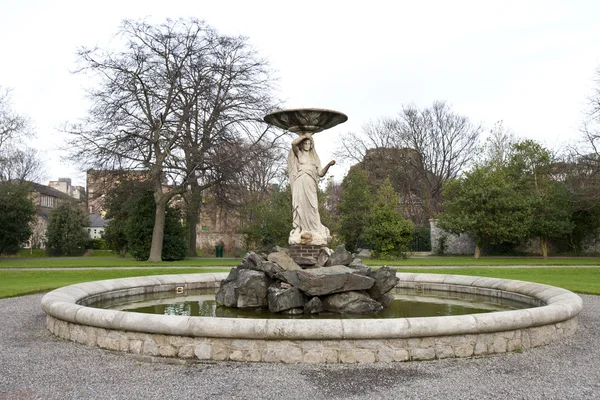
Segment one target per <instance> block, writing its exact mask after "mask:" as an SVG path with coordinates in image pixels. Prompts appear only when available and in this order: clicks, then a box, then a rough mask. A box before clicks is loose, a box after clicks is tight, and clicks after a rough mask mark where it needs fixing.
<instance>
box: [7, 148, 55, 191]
mask: <svg viewBox="0 0 600 400" xmlns="http://www.w3.org/2000/svg"><path fill="white" fill-rule="evenodd" d="M19 147H20V148H18V147H17V146H5V149H3V151H2V152H0V179H4V180H19V181H35V182H39V181H42V180H43V179H44V178H45V177H46V174H45V172H44V164H43V163H42V161H41V159H40V157H39V154H38V152H37V150H35V149H33V148H31V147H26V146H19ZM3 155H5V156H3Z"/></svg>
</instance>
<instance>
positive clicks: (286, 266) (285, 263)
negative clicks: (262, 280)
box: [267, 251, 302, 271]
mask: <svg viewBox="0 0 600 400" xmlns="http://www.w3.org/2000/svg"><path fill="white" fill-rule="evenodd" d="M267 260H269V261H271V262H274V263H275V264H277V265H279V266H280V267H281V269H283V270H284V271H293V270H301V269H302V268H300V266H299V265H298V264H296V262H295V261H294V260H293V259H292V257H291V256H290V255H289V254H288V253H287V252H285V251H278V252H275V253H271V254H269V256H268V257H267Z"/></svg>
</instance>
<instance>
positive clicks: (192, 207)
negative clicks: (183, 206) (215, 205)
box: [186, 183, 202, 257]
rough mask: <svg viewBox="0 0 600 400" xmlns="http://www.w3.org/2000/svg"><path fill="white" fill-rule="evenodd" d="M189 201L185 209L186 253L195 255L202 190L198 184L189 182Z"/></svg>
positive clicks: (191, 255)
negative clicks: (186, 226)
mask: <svg viewBox="0 0 600 400" xmlns="http://www.w3.org/2000/svg"><path fill="white" fill-rule="evenodd" d="M190 189H191V194H190V201H189V203H188V210H187V221H186V222H187V225H188V255H189V256H190V257H196V255H197V254H196V247H197V243H196V236H197V233H196V228H197V226H198V221H199V220H200V207H201V205H202V190H201V188H200V186H198V184H195V183H191V187H190Z"/></svg>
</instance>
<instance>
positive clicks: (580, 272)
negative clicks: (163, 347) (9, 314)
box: [0, 256, 600, 298]
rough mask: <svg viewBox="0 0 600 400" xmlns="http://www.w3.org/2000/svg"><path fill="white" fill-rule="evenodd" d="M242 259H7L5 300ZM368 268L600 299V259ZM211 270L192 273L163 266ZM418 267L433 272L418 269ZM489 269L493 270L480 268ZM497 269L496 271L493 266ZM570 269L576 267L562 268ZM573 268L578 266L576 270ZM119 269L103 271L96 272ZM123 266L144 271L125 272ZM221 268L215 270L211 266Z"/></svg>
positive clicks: (1, 262)
mask: <svg viewBox="0 0 600 400" xmlns="http://www.w3.org/2000/svg"><path fill="white" fill-rule="evenodd" d="M240 261H241V260H240V259H224V258H193V259H188V260H182V261H175V262H160V263H148V262H145V261H135V260H133V259H131V258H124V259H123V258H116V257H113V258H97V257H69V258H49V257H45V258H29V259H25V258H4V259H0V298H3V297H13V296H20V295H25V294H30V293H38V292H43V291H47V290H52V289H55V288H58V287H61V286H65V285H70V284H74V283H79V282H86V281H94V280H100V279H113V278H121V277H131V276H142V275H160V274H177V273H196V272H224V271H227V269H219V268H218V267H219V266H235V265H237V264H239V263H240ZM366 263H367V264H368V265H389V266H395V268H396V269H397V270H398V271H399V272H417V273H439V274H455V275H471V276H485V277H494V278H506V279H517V280H523V281H530V282H538V283H545V284H548V285H553V286H558V287H563V288H565V289H568V290H572V291H574V292H577V293H586V294H595V295H600V268H589V267H586V265H600V258H597V257H596V258H594V257H590V258H550V259H547V260H544V259H542V258H534V257H518V258H482V259H479V260H475V259H473V258H472V257H468V256H464V257H425V258H411V259H408V260H399V261H382V260H366ZM514 265H517V266H519V265H523V266H538V265H542V266H549V267H546V268H544V267H540V268H493V266H514ZM165 266H168V267H178V266H180V267H182V266H186V267H205V268H201V269H200V268H198V269H196V268H192V269H189V268H188V269H177V268H168V269H167V268H161V267H165ZM413 266H420V267H423V266H425V267H430V268H419V269H415V268H412V269H411V267H413ZM436 266H456V268H435V267H436ZM484 266H487V268H479V267H484ZM489 266H492V267H489ZM561 266H570V267H571V268H561ZM573 266H575V267H577V268H572V267H573ZM59 267H62V268H78V267H79V268H89V269H85V270H71V271H69V270H52V269H51V268H59ZM103 267H113V268H114V269H110V270H103V269H94V268H103ZM118 267H138V268H136V269H119V268H118ZM206 267H215V268H206ZM3 268H50V270H42V269H40V270H20V271H15V270H3Z"/></svg>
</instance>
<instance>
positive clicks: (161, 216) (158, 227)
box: [148, 194, 167, 262]
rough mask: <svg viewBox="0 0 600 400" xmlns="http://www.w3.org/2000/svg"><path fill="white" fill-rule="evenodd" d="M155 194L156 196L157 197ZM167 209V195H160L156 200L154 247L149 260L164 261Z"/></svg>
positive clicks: (151, 248)
mask: <svg viewBox="0 0 600 400" xmlns="http://www.w3.org/2000/svg"><path fill="white" fill-rule="evenodd" d="M156 197H157V196H156V194H155V198H156ZM166 210H167V200H166V197H165V196H162V195H161V196H160V198H159V199H158V200H157V201H156V213H155V216H154V230H153V231H152V247H150V257H148V261H154V262H156V261H162V249H163V240H164V237H165V213H166Z"/></svg>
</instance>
